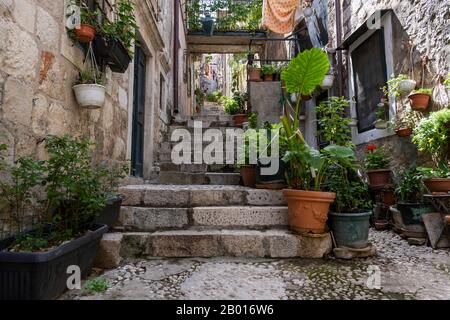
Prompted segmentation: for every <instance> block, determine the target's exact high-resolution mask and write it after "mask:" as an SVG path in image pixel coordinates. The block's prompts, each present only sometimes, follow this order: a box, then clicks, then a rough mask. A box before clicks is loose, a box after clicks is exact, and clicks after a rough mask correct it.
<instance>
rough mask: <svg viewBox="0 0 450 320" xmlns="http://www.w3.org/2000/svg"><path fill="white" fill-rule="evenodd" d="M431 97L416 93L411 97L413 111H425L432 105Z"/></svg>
mask: <svg viewBox="0 0 450 320" xmlns="http://www.w3.org/2000/svg"><path fill="white" fill-rule="evenodd" d="M430 100H431V96H430V95H429V94H426V93H414V94H411V95H410V96H409V101H410V103H411V109H413V110H415V111H425V110H427V109H428V106H429V104H430Z"/></svg>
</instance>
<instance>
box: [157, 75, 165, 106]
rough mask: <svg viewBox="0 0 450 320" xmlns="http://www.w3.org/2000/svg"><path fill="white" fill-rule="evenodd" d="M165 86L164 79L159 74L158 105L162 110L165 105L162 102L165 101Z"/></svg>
mask: <svg viewBox="0 0 450 320" xmlns="http://www.w3.org/2000/svg"><path fill="white" fill-rule="evenodd" d="M165 86H166V80H165V79H164V76H163V75H162V74H161V75H160V79H159V107H160V109H161V110H163V111H164V112H166V107H165V105H164V103H165Z"/></svg>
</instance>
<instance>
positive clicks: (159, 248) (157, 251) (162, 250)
mask: <svg viewBox="0 0 450 320" xmlns="http://www.w3.org/2000/svg"><path fill="white" fill-rule="evenodd" d="M203 117H207V118H208V121H210V123H209V125H207V126H206V127H208V128H210V127H213V128H230V127H231V119H230V118H229V117H228V118H227V119H225V116H223V115H211V114H209V115H206V116H201V117H200V118H203ZM200 118H197V119H200ZM224 125H225V126H224ZM175 126H176V127H179V126H182V127H184V128H187V129H188V130H190V129H192V126H191V125H190V123H189V121H187V122H184V123H175V124H174V127H175ZM172 129H173V128H171V130H172ZM165 143H166V144H167V145H164V146H163V148H162V149H161V154H160V163H159V168H160V172H159V176H158V179H157V181H153V183H150V184H144V185H128V186H124V187H122V188H121V189H120V193H122V194H123V195H124V196H125V200H124V203H123V207H122V210H121V214H120V219H119V223H118V225H117V226H116V227H115V228H114V230H112V233H109V234H107V235H106V236H105V237H104V239H103V240H102V242H101V246H100V253H99V256H98V258H97V262H96V265H97V266H98V267H100V268H105V269H108V268H114V267H116V266H117V265H118V264H119V263H120V261H121V260H122V259H146V258H154V257H158V258H184V257H203V258H208V257H246V258H295V257H302V258H322V257H323V256H324V255H326V254H328V253H329V252H330V251H331V248H332V241H331V237H330V235H329V234H325V235H295V234H293V233H292V232H290V231H289V230H288V210H287V206H286V201H285V199H284V197H283V195H282V192H281V191H273V190H259V189H250V188H244V187H242V186H239V181H240V175H239V173H237V172H236V171H235V169H234V168H233V167H229V166H225V165H206V164H184V165H175V164H173V163H171V161H170V158H169V159H168V160H167V159H166V158H164V155H165V154H166V153H168V152H169V150H170V151H171V146H170V145H169V143H170V142H169V141H168V140H166V141H165Z"/></svg>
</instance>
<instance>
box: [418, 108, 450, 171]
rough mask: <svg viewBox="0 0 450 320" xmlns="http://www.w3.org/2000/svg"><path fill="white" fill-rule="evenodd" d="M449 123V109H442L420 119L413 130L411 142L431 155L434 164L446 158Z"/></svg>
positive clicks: (449, 134) (449, 133) (449, 135)
mask: <svg viewBox="0 0 450 320" xmlns="http://www.w3.org/2000/svg"><path fill="white" fill-rule="evenodd" d="M449 124H450V109H442V110H440V111H437V112H432V113H431V114H430V116H429V117H428V118H424V119H422V120H421V121H420V123H419V125H418V126H417V128H416V129H415V130H414V135H413V139H412V141H413V143H414V144H416V146H417V147H418V149H419V151H421V152H425V153H428V154H429V155H431V157H432V159H433V161H434V163H435V165H436V166H438V165H439V164H440V163H441V162H442V161H447V159H448V151H449V138H450V132H449Z"/></svg>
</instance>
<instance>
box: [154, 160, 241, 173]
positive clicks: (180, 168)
mask: <svg viewBox="0 0 450 320" xmlns="http://www.w3.org/2000/svg"><path fill="white" fill-rule="evenodd" d="M158 167H159V168H160V171H171V172H191V173H206V172H228V173H232V172H239V170H238V169H237V168H236V167H235V166H233V165H226V164H210V165H208V164H174V163H171V162H162V163H159V164H158Z"/></svg>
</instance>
